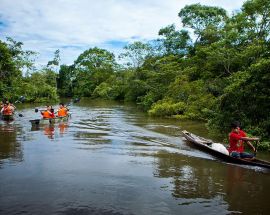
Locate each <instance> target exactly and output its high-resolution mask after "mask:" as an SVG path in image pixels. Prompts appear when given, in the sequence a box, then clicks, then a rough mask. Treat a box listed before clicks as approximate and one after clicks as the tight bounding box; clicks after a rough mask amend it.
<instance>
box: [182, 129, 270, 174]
mask: <svg viewBox="0 0 270 215" xmlns="http://www.w3.org/2000/svg"><path fill="white" fill-rule="evenodd" d="M182 134H183V136H184V137H185V138H186V139H187V140H188V141H189V142H190V143H192V144H193V145H194V146H196V147H197V148H198V149H201V150H202V151H205V152H208V153H209V154H211V155H214V156H215V157H218V158H220V159H222V160H223V161H226V162H228V163H235V164H241V165H250V166H258V167H264V168H267V169H270V162H268V161H264V160H261V159H258V158H254V159H252V160H250V159H242V158H234V157H231V156H230V155H227V154H225V153H222V152H220V151H217V150H215V149H213V148H212V145H213V144H214V142H213V141H212V140H209V139H205V138H203V137H200V136H197V135H195V134H192V133H190V132H188V131H185V130H184V131H182Z"/></svg>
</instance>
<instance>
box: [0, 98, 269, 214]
mask: <svg viewBox="0 0 270 215" xmlns="http://www.w3.org/2000/svg"><path fill="white" fill-rule="evenodd" d="M34 108H35V107H33V106H31V105H30V106H24V107H19V108H18V109H19V110H18V111H17V112H18V113H21V114H22V115H23V117H19V116H16V119H15V120H14V121H13V122H11V123H6V122H3V121H1V123H0V214H101V215H103V214H104V215H107V214H113V215H122V214H123V215H124V214H139V215H143V214H147V215H149V214H155V215H157V214H268V213H269V210H270V204H269V200H268V196H269V190H270V172H269V171H268V170H265V169H263V168H255V167H248V166H247V167H243V166H239V165H233V164H227V163H224V162H222V161H219V160H218V159H216V158H214V157H212V156H211V155H209V154H206V153H204V152H201V151H199V150H197V149H195V148H192V147H190V145H189V143H188V142H187V141H185V139H184V138H183V137H182V136H181V130H183V129H185V130H189V131H191V132H193V133H196V134H198V135H202V136H205V137H210V138H211V136H210V135H209V134H208V132H207V130H206V128H205V127H204V125H203V124H202V123H199V122H194V121H193V122H192V121H184V122H180V121H179V120H175V119H161V118H151V117H148V116H147V115H146V114H145V113H143V112H140V111H139V110H138V109H137V108H136V107H135V106H132V105H127V104H122V103H115V102H108V101H91V100H82V101H81V102H79V103H76V104H72V105H71V106H70V110H71V112H72V117H71V119H70V120H69V121H68V122H61V123H56V124H55V125H51V126H49V125H40V126H37V127H32V126H31V123H30V122H29V120H31V119H34V118H37V117H39V114H38V113H35V112H34ZM39 108H41V107H39ZM258 156H261V157H263V158H266V159H267V158H269V154H263V153H260V152H259V153H258ZM268 160H269V159H268Z"/></svg>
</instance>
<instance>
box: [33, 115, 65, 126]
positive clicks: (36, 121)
mask: <svg viewBox="0 0 270 215" xmlns="http://www.w3.org/2000/svg"><path fill="white" fill-rule="evenodd" d="M69 118H70V114H69V115H67V116H63V117H55V118H50V119H43V118H42V119H32V120H29V122H31V124H32V126H36V125H40V124H41V125H48V124H55V123H59V122H66V121H68V119H69Z"/></svg>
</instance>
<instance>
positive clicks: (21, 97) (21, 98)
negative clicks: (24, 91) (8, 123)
mask: <svg viewBox="0 0 270 215" xmlns="http://www.w3.org/2000/svg"><path fill="white" fill-rule="evenodd" d="M18 102H20V103H24V102H25V97H24V96H20V97H19V98H18V100H17V101H15V104H16V103H18Z"/></svg>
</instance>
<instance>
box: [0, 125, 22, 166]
mask: <svg viewBox="0 0 270 215" xmlns="http://www.w3.org/2000/svg"><path fill="white" fill-rule="evenodd" d="M18 131H19V128H17V127H16V124H14V121H13V122H11V121H9V122H7V121H1V123H0V166H1V164H2V163H3V160H5V159H10V161H16V162H19V161H22V160H23V152H22V149H21V144H20V142H19V141H17V132H18Z"/></svg>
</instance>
